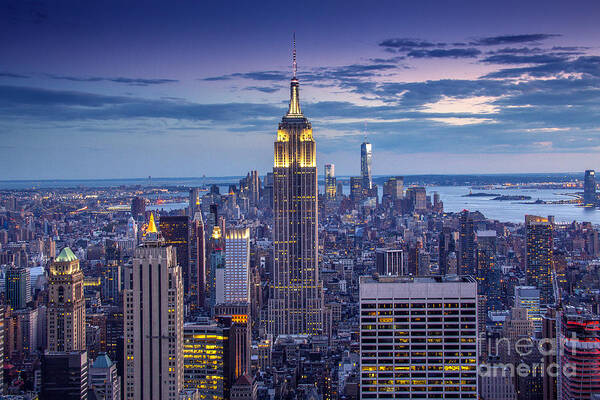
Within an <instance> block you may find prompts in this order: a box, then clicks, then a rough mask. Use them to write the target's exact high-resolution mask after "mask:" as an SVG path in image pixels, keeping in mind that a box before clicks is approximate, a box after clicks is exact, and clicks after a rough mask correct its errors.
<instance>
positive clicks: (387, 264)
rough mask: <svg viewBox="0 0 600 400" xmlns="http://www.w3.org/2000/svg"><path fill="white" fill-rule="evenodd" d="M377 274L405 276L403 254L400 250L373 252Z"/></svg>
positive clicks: (378, 250)
mask: <svg viewBox="0 0 600 400" xmlns="http://www.w3.org/2000/svg"><path fill="white" fill-rule="evenodd" d="M375 263H376V266H377V273H378V274H380V275H396V276H399V275H406V272H405V271H404V252H403V251H402V250H400V249H377V250H375Z"/></svg>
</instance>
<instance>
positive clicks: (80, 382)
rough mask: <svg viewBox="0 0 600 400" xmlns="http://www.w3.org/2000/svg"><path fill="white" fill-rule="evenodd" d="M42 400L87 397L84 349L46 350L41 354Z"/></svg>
mask: <svg viewBox="0 0 600 400" xmlns="http://www.w3.org/2000/svg"><path fill="white" fill-rule="evenodd" d="M40 398H41V399H44V400H85V399H87V398H88V360H87V353H86V352H85V351H72V352H63V351H56V352H52V351H47V352H46V353H45V354H44V355H43V356H42V393H41V396H40Z"/></svg>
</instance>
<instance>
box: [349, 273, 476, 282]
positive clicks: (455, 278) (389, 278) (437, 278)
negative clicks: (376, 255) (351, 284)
mask: <svg viewBox="0 0 600 400" xmlns="http://www.w3.org/2000/svg"><path fill="white" fill-rule="evenodd" d="M449 282H452V283H475V282H476V280H475V278H473V277H472V276H470V275H462V276H459V275H444V276H441V275H431V276H411V275H402V276H396V275H379V276H377V275H365V276H361V277H360V283H449Z"/></svg>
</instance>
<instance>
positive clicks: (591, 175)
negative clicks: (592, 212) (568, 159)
mask: <svg viewBox="0 0 600 400" xmlns="http://www.w3.org/2000/svg"><path fill="white" fill-rule="evenodd" d="M595 204H596V171H594V170H593V169H588V170H586V171H585V177H584V180H583V205H585V206H593V205H595Z"/></svg>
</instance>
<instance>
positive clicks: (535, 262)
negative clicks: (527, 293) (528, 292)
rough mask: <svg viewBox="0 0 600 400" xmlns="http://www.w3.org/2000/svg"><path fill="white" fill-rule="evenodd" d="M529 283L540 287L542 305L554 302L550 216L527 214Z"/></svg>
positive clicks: (552, 240) (552, 231)
mask: <svg viewBox="0 0 600 400" xmlns="http://www.w3.org/2000/svg"><path fill="white" fill-rule="evenodd" d="M525 229H526V236H527V237H526V260H525V262H526V275H527V285H529V286H535V287H537V288H539V289H540V306H541V307H542V309H545V306H547V305H549V304H554V291H553V288H552V271H553V267H554V225H553V223H552V222H551V221H550V220H549V219H548V218H543V217H538V216H535V215H526V216H525Z"/></svg>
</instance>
